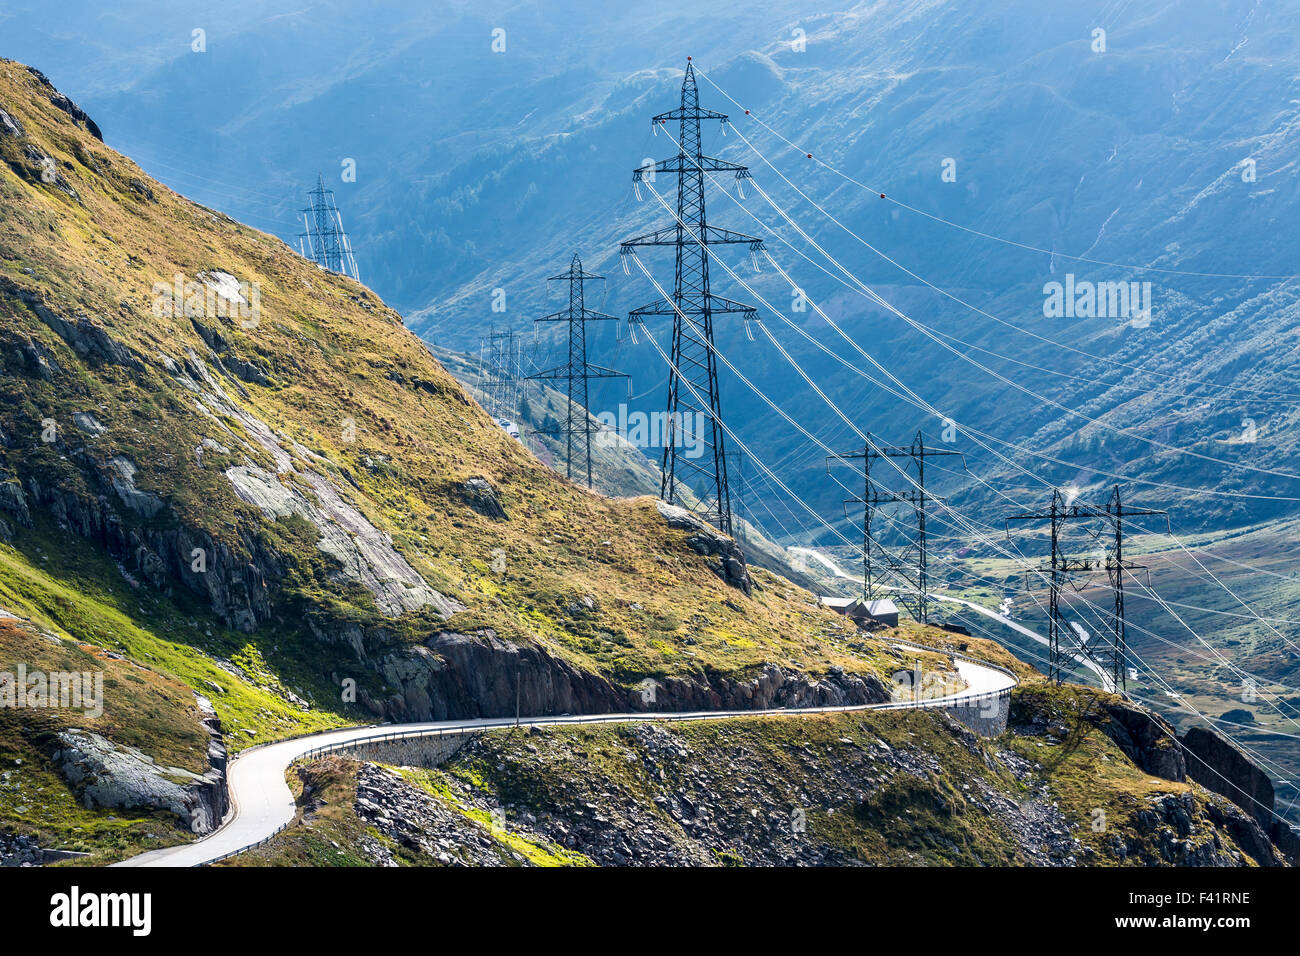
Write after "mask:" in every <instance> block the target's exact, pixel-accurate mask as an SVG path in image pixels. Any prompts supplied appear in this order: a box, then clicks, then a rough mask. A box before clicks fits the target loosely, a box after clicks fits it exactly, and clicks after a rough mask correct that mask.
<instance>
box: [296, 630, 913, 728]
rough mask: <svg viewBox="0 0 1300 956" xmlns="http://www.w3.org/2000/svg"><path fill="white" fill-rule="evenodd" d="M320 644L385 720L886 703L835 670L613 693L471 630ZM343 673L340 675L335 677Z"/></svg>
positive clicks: (878, 688)
mask: <svg viewBox="0 0 1300 956" xmlns="http://www.w3.org/2000/svg"><path fill="white" fill-rule="evenodd" d="M318 636H320V637H321V639H322V640H324V641H326V642H338V641H340V640H342V641H343V642H344V643H346V644H348V645H349V646H351V647H352V649H353V651H354V652H355V653H357V654H358V656H359V657H360V658H361V662H362V664H363V666H365V667H366V668H368V669H373V670H376V671H378V672H379V674H381V675H382V677H383V678H384V681H385V682H386V683H387V684H388V685H389V686H390V687H392V688H393V692H392V693H390V694H387V695H385V696H375V695H372V694H370V693H368V692H367V691H366V690H365V689H364V688H361V689H360V690H359V693H358V699H359V702H360V703H361V704H362V705H363V706H365V707H366V708H368V709H369V710H370V711H371V712H372V713H374V714H376V715H378V716H382V717H385V718H386V719H388V720H392V721H398V722H400V721H417V720H443V719H447V718H452V717H508V716H512V715H514V714H515V712H516V706H517V707H518V712H519V713H520V714H521V715H522V716H525V717H535V716H545V715H550V714H564V713H572V714H579V713H586V714H601V713H611V712H622V711H642V712H654V711H664V712H671V711H683V710H717V709H728V710H760V709H766V708H773V707H818V706H836V705H844V704H868V703H879V702H882V701H886V700H889V689H888V688H887V687H886V686H885V684H884V682H883V681H881V680H879V679H878V678H876V677H875V676H874V675H868V676H866V677H859V676H857V675H852V674H846V673H844V672H843V671H842V670H840V669H838V668H836V669H834V670H833V671H832V673H831V674H829V675H827V676H826V677H824V678H821V679H816V678H812V677H809V676H807V675H805V674H802V673H799V672H798V671H793V670H785V669H782V668H780V667H778V666H777V665H775V664H768V665H767V666H766V668H764V669H763V671H762V672H761V673H759V674H758V675H756V676H755V677H753V678H750V679H748V680H735V679H731V678H723V677H719V676H717V675H711V674H710V675H692V676H690V677H672V678H668V679H665V680H663V681H647V682H643V683H642V685H640V686H639V687H636V688H625V687H620V686H618V685H616V684H614V683H612V682H611V681H609V680H607V679H606V678H604V677H601V676H599V675H596V674H593V673H590V672H588V671H584V670H580V669H578V668H576V667H574V666H573V665H572V664H570V663H569V662H568V661H566V660H564V659H562V658H559V657H556V656H554V655H552V654H550V653H548V652H547V651H546V650H545V649H544V648H542V647H538V646H536V645H524V646H519V645H515V644H512V643H510V642H509V641H506V640H503V639H501V638H500V637H498V636H497V634H496V633H495V632H493V631H491V630H484V631H480V632H477V633H473V634H460V633H456V632H451V631H439V632H438V633H436V634H434V635H432V636H431V637H429V638H428V639H426V640H425V641H424V643H423V644H417V645H414V646H410V645H399V646H393V645H392V644H391V643H390V642H388V641H386V640H385V639H384V638H385V635H379V634H371V635H366V634H363V633H361V632H360V631H359V630H358V631H353V632H350V633H348V634H341V633H326V632H320V633H319V634H318ZM336 676H347V675H336Z"/></svg>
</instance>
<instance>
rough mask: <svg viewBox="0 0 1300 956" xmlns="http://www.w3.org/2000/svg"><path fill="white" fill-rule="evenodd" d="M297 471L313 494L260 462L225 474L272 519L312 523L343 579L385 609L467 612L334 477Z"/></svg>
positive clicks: (390, 611) (320, 545)
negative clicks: (403, 552) (341, 490)
mask: <svg viewBox="0 0 1300 956" xmlns="http://www.w3.org/2000/svg"><path fill="white" fill-rule="evenodd" d="M298 474H299V477H301V478H303V479H305V481H306V482H307V483H308V484H309V485H310V487H311V489H312V492H313V493H314V494H313V495H312V496H311V497H308V495H307V494H306V493H305V492H304V491H303V489H302V488H300V487H299V486H298V485H296V484H285V483H284V482H282V481H280V479H279V477H278V476H276V475H273V474H271V473H270V472H269V471H266V470H265V469H263V468H258V467H256V466H255V465H238V466H236V467H233V468H228V469H226V472H225V475H226V478H227V479H228V480H229V481H230V484H231V486H232V487H233V488H234V490H235V494H236V495H238V496H239V498H240V499H241V500H243V501H245V502H247V503H248V504H250V505H253V506H255V507H256V508H258V509H259V510H261V511H262V513H263V514H265V515H266V516H267V517H269V518H272V519H276V518H284V517H288V516H289V515H298V516H299V517H302V518H305V519H306V520H307V521H309V522H310V523H311V524H312V525H313V526H314V527H315V528H316V530H317V532H318V533H319V535H320V537H319V538H318V539H317V541H316V547H318V548H319V549H320V550H321V551H323V552H325V553H326V554H328V555H329V556H330V557H332V558H334V559H335V560H336V561H337V562H338V566H337V570H336V572H335V573H336V575H337V577H338V578H339V580H342V581H350V582H353V583H356V584H360V585H362V586H363V587H365V588H366V589H367V590H368V591H369V592H370V593H371V594H372V595H373V596H374V599H375V604H376V605H378V607H379V609H380V610H381V611H383V613H385V614H387V615H389V616H390V617H397V616H398V615H400V614H402V613H403V612H405V611H413V610H417V609H418V608H422V607H425V606H426V605H431V606H432V607H434V608H435V609H436V610H437V611H438V612H439V613H440V614H441V615H442V616H443V617H449V616H451V615H452V614H454V613H456V612H457V611H460V610H464V607H463V606H462V605H461V604H460V603H459V602H457V601H454V600H452V599H451V598H448V597H447V596H445V595H443V594H440V593H439V592H437V591H435V590H434V589H433V588H431V587H429V585H428V584H426V583H425V581H424V578H422V577H421V576H420V573H419V572H418V571H416V570H415V568H413V567H411V565H410V563H409V562H408V561H407V560H406V559H405V558H404V557H402V555H401V554H399V553H398V551H397V549H396V548H394V547H393V539H392V536H391V535H388V534H385V533H383V532H381V531H380V530H379V529H378V528H376V527H375V526H374V525H373V524H371V523H370V521H369V520H368V519H367V518H366V517H365V515H363V514H362V513H361V512H360V511H358V510H357V509H356V508H355V507H353V506H352V505H351V504H350V503H349V502H347V501H346V500H344V498H343V496H342V495H341V494H340V493H339V491H338V489H337V488H336V487H335V486H334V484H333V483H332V482H331V481H329V479H327V478H325V477H323V476H322V475H318V474H316V473H315V472H310V471H308V472H299V473H298Z"/></svg>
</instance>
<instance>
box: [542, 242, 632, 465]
mask: <svg viewBox="0 0 1300 956" xmlns="http://www.w3.org/2000/svg"><path fill="white" fill-rule="evenodd" d="M600 278H602V277H601V276H598V275H593V274H591V273H590V272H583V271H582V260H581V259H579V258H578V254H577V253H576V252H575V253H574V254H573V261H572V262H571V263H569V271H568V272H564V273H561V274H560V275H558V276H551V277H550V278H549V279H547V280H546V281H548V282H557V281H560V280H567V281H568V283H569V307H568V308H567V309H561V310H560V311H559V312H552V313H551V314H550V315H546V316H543V317H542V318H540V319H535V320H534V321H535V322H567V323H568V325H569V360H568V361H567V362H565V363H564V364H563V365H557V366H556V367H555V368H550V369H546V370H545V371H542V372H534V373H533V374H532V375H529V376H528V378H529V379H539V380H545V381H563V382H565V383H566V393H565V394H566V396H567V398H568V411H567V414H566V416H565V420H564V423H563V424H562V425H561V426H560V429H559V430H560V432H562V433H563V435H564V476H565V477H566V478H568V479H569V480H570V481H572V480H573V462H574V445H575V444H576V445H577V446H578V447H577V451H578V459H577V460H578V462H579V466H581V465H582V464H583V463H584V462H585V464H586V469H587V487H588V488H590V487H591V485H592V480H591V433H592V431H593V430H594V429H593V425H594V423H593V421H592V418H591V413H590V412H589V411H588V407H587V383H588V382H589V381H590V380H591V379H593V378H627V375H625V374H624V373H623V372H616V371H614V370H613V369H609V368H603V367H601V366H599V365H592V364H591V363H589V362H588V361H587V323H588V322H608V321H617V319H615V317H614V316H612V315H606V314H605V313H603V312H596V311H593V310H592V309H588V308H587V306H586V297H585V286H586V283H587V280H589V279H600ZM575 439H576V442H575Z"/></svg>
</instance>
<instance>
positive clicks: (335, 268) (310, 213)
mask: <svg viewBox="0 0 1300 956" xmlns="http://www.w3.org/2000/svg"><path fill="white" fill-rule="evenodd" d="M307 196H308V199H309V200H310V202H311V204H310V205H309V206H308V207H307V208H306V209H304V210H302V219H303V224H304V225H305V226H306V229H307V231H306V232H302V233H299V235H298V251H299V252H300V253H302V255H304V256H305V257H306V258H308V259H311V260H312V261H313V262H315V263H316V264H317V265H319V266H321V267H323V268H325V269H328V270H329V271H330V272H337V273H339V274H341V275H346V276H351V277H352V278H354V279H356V280H357V281H358V282H360V281H361V274H360V272H358V271H357V260H356V257H355V256H354V255H353V254H352V243H351V242H350V241H349V240H348V234H347V232H345V231H344V229H343V215H342V214H341V213H340V212H339V207H338V206H337V205H336V204H335V202H334V190H332V189H326V188H325V177H324V176H321V175H319V174H318V175H317V176H316V188H315V189H313V190H311V192H309V193H308V194H307Z"/></svg>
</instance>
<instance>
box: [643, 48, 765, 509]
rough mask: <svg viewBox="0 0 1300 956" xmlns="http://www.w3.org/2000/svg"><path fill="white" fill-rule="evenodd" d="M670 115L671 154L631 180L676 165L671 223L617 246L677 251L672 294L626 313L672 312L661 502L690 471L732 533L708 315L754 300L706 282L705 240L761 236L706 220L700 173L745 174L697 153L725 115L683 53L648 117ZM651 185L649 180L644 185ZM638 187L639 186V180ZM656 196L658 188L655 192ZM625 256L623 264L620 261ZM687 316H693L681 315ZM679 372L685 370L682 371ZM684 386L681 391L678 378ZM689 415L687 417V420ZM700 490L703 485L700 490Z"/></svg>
mask: <svg viewBox="0 0 1300 956" xmlns="http://www.w3.org/2000/svg"><path fill="white" fill-rule="evenodd" d="M669 120H674V121H676V122H677V123H678V128H679V134H680V139H679V140H675V142H677V143H678V150H677V155H676V156H674V157H672V158H671V159H666V160H662V161H660V162H658V163H654V164H652V165H650V166H643V167H640V168H638V169H636V170H634V172H633V176H632V178H633V183H634V184H639V183H641V182H650V183H653V182H654V177H655V175H656V173H658V172H664V173H676V175H677V212H676V219H677V223H676V224H675V225H673V226H668V227H666V228H664V229H659V230H657V231H655V232H652V233H649V234H647V235H644V236H638V237H637V238H635V239H629V240H627V241H625V242H623V243H622V246H621V249H620V251H621V253H622V254H623V255H625V256H626V255H628V254H629V253H631V254H635V251H636V249H637V248H638V247H642V246H647V247H649V246H672V247H673V248H674V250H675V251H676V273H675V279H674V284H673V294H672V298H671V300H669V299H668V298H667V297H664V298H662V299H659V300H658V301H656V302H652V303H651V304H649V305H646V306H642V307H641V308H639V309H635V310H633V311H632V312H631V313H630V314H629V316H628V321H629V322H630V323H633V324H634V327H635V324H636V323H642V322H644V321H645V319H647V318H649V317H653V316H663V315H671V316H673V340H672V356H673V361H672V363H671V366H672V373H671V375H670V376H669V383H668V410H667V419H666V421H667V428H668V432H669V434H668V436H667V437H666V438H665V441H664V450H663V465H662V471H663V478H662V484H661V497H662V498H663V499H664V500H665V501H668V502H671V503H674V504H676V503H678V499H679V498H680V495H679V494H678V490H677V485H678V483H679V482H685V483H686V484H688V486H689V484H690V480H691V478H696V479H698V480H699V481H700V482H702V484H703V486H704V487H703V488H702V489H695V488H693V489H692V490H693V491H696V492H697V494H698V500H697V502H696V503H695V504H694V505H693V508H694V510H696V511H698V512H699V513H701V514H702V515H703V516H704V517H705V518H706V519H707V520H708V521H709V522H710V523H712V524H713V525H714V526H716V527H717V528H718V529H719V530H721V531H722V532H724V533H726V534H730V533H731V492H730V489H729V487H728V485H727V453H726V445H725V440H724V436H723V431H722V429H721V428H720V427H719V419H720V418H721V400H720V396H719V393H718V370H717V365H716V363H715V360H714V350H713V316H714V315H717V314H739V315H742V316H744V318H745V319H746V322H747V323H748V321H749V320H752V319H753V318H754V317H755V312H754V309H753V307H751V306H748V305H743V304H741V303H739V302H733V301H732V300H731V299H727V298H724V297H722V296H719V295H715V294H714V293H713V292H712V291H711V290H710V288H709V246H711V245H725V244H734V243H738V244H744V245H748V246H749V247H750V250H751V252H754V253H756V252H757V251H759V250H761V249H762V240H759V239H755V238H754V237H753V236H744V235H741V234H740V233H735V232H731V231H729V230H726V229H720V228H718V227H717V226H711V225H709V224H708V220H707V216H706V214H705V204H704V174H705V172H706V171H709V172H722V171H726V172H730V173H733V174H735V175H737V176H740V175H742V174H745V175H747V174H748V171H747V170H745V168H744V167H743V166H738V165H736V164H735V163H728V162H724V161H723V160H720V159H714V158H713V157H711V156H705V155H704V154H703V149H702V143H701V136H700V123H701V121H703V120H711V121H716V122H719V123H726V121H727V117H726V115H725V114H723V113H716V112H714V111H713V110H707V109H702V108H701V107H700V103H699V90H698V89H697V87H696V84H695V69H694V67H693V65H692V64H691V62H690V59H689V58H688V59H687V64H686V76H685V78H684V79H683V80H682V91H681V100H680V105H679V106H678V108H677V109H675V110H670V111H669V112H667V113H660V114H659V115H658V116H655V117H654V118H653V120H652V121H651V122H652V123H653V124H654V126H653V128H654V129H655V130H656V131H657V130H658V129H659V128H661V127H664V126H666V124H667V123H668V121H669ZM651 189H652V190H653V186H652V187H651ZM638 190H639V186H638ZM655 195H656V196H657V195H658V193H657V192H656V193H655ZM688 229H690V230H692V234H693V235H696V236H698V239H699V241H698V242H689V241H687V239H686V235H685V232H686V231H687V230H688ZM626 267H627V266H626V261H625V262H624V268H625V269H626ZM687 316H690V317H693V318H694V319H695V320H698V321H691V320H689V319H688V320H687V321H686V322H683V321H682V319H683V318H684V317H687ZM683 375H685V376H686V378H685V379H683ZM683 385H685V386H687V389H686V391H687V394H686V395H683V392H682V386H683ZM700 394H703V395H704V396H706V398H705V400H704V401H692V399H691V398H690V396H692V395H700ZM692 419H693V420H692ZM700 428H702V429H703V430H704V432H705V434H704V435H696V434H694V433H693V432H691V431H690V430H691V429H700ZM679 433H686V434H690V435H691V437H693V438H701V439H703V441H704V444H705V445H706V446H707V447H708V448H709V450H710V451H711V453H712V454H711V456H710V457H711V462H709V463H706V464H697V463H696V462H694V461H692V460H691V459H690V458H689V457H687V456H684V455H678V454H677V445H678V435H679ZM701 490H702V493H700V491H701Z"/></svg>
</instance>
